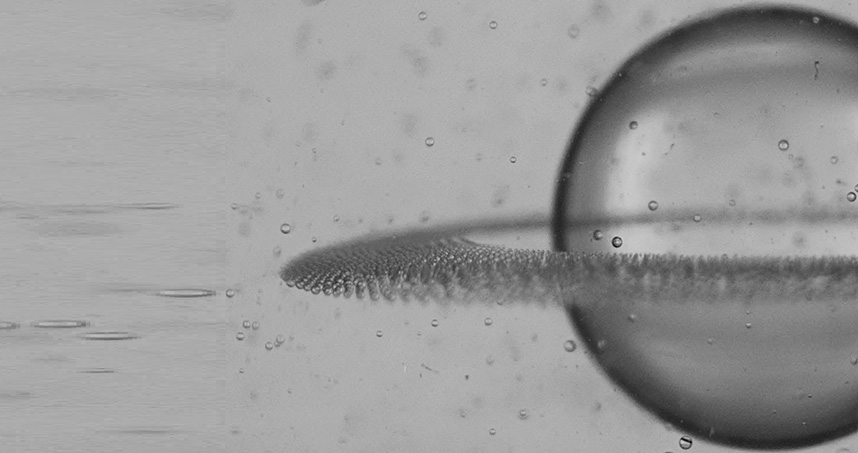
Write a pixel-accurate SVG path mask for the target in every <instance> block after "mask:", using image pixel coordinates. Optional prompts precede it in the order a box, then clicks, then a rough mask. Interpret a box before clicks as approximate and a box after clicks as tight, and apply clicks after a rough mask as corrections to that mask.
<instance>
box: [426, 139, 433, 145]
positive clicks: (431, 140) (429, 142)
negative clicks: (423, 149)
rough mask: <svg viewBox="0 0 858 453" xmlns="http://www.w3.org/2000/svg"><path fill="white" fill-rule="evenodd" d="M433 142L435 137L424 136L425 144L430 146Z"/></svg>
mask: <svg viewBox="0 0 858 453" xmlns="http://www.w3.org/2000/svg"><path fill="white" fill-rule="evenodd" d="M434 144H435V139H434V138H432V137H426V146H432V145H434Z"/></svg>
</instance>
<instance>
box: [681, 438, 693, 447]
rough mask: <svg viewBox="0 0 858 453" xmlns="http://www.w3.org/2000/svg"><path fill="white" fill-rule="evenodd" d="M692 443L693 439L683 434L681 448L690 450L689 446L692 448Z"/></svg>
mask: <svg viewBox="0 0 858 453" xmlns="http://www.w3.org/2000/svg"><path fill="white" fill-rule="evenodd" d="M692 443H693V441H692V440H691V438H690V437H688V436H682V437H680V438H679V448H681V449H683V450H688V449H689V448H691V444H692Z"/></svg>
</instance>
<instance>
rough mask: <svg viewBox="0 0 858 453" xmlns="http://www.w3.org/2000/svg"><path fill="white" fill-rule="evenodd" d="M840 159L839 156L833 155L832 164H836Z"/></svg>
mask: <svg viewBox="0 0 858 453" xmlns="http://www.w3.org/2000/svg"><path fill="white" fill-rule="evenodd" d="M839 160H840V159H839V158H838V157H837V156H831V165H835V164H836V163H837V162H838V161H839Z"/></svg>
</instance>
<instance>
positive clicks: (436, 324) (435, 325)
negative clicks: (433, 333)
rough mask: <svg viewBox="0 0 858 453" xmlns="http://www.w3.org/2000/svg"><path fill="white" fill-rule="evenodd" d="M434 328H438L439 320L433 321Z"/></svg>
mask: <svg viewBox="0 0 858 453" xmlns="http://www.w3.org/2000/svg"><path fill="white" fill-rule="evenodd" d="M432 327H438V320H437V319H433V320H432Z"/></svg>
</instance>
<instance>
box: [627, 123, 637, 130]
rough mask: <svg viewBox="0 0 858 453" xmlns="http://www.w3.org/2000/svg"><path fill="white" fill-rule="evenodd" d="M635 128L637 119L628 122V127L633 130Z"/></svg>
mask: <svg viewBox="0 0 858 453" xmlns="http://www.w3.org/2000/svg"><path fill="white" fill-rule="evenodd" d="M637 128H638V122H637V121H632V122H631V123H629V129H631V130H635V129H637Z"/></svg>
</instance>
